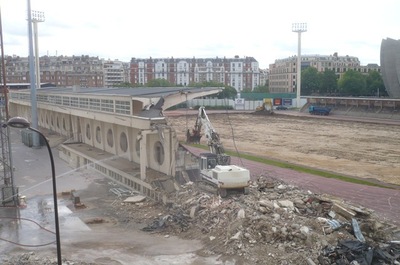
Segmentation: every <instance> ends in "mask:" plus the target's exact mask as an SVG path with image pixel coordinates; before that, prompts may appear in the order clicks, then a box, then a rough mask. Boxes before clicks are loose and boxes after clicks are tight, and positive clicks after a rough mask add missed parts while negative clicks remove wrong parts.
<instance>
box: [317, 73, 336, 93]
mask: <svg viewBox="0 0 400 265" xmlns="http://www.w3.org/2000/svg"><path fill="white" fill-rule="evenodd" d="M337 88H338V76H337V75H336V74H335V71H333V70H329V69H326V70H325V71H324V72H323V73H322V74H321V88H320V93H321V94H324V95H332V94H335V93H336V92H337Z"/></svg>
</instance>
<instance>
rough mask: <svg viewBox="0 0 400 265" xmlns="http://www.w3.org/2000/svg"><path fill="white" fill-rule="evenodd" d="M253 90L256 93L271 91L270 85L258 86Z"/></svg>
mask: <svg viewBox="0 0 400 265" xmlns="http://www.w3.org/2000/svg"><path fill="white" fill-rule="evenodd" d="M252 92H254V93H269V87H268V85H263V86H256V87H255V88H254V89H253V91H252Z"/></svg>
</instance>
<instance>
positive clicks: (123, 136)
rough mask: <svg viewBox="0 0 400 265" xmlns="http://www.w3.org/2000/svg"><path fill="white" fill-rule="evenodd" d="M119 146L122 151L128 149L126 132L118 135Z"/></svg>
mask: <svg viewBox="0 0 400 265" xmlns="http://www.w3.org/2000/svg"><path fill="white" fill-rule="evenodd" d="M119 147H120V148H121V150H122V151H123V152H126V151H127V150H128V139H127V137H126V133H124V132H122V133H121V135H120V137H119Z"/></svg>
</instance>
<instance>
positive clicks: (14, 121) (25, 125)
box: [7, 117, 62, 265]
mask: <svg viewBox="0 0 400 265" xmlns="http://www.w3.org/2000/svg"><path fill="white" fill-rule="evenodd" d="M7 125H8V126H10V127H13V128H19V129H29V130H31V131H34V132H36V133H38V135H40V136H41V137H43V139H44V142H45V143H46V146H47V150H48V151H49V156H50V163H51V177H52V180H53V200H54V223H55V230H56V243H57V261H58V265H61V264H62V260H61V241H60V225H59V222H58V204H57V184H56V170H55V166H54V158H53V153H52V151H51V148H50V144H49V142H48V141H47V139H46V137H45V136H44V134H43V133H41V132H40V131H39V130H37V129H35V128H32V127H31V125H30V123H29V122H28V120H26V119H25V118H22V117H14V118H11V119H9V120H8V122H7Z"/></svg>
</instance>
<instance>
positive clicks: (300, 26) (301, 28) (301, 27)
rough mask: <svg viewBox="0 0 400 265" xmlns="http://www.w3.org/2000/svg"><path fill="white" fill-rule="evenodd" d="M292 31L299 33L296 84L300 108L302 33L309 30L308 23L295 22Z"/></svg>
mask: <svg viewBox="0 0 400 265" xmlns="http://www.w3.org/2000/svg"><path fill="white" fill-rule="evenodd" d="M292 31H293V32H297V33H298V45H297V71H296V72H297V75H296V85H297V89H296V92H297V97H296V98H297V107H298V108H300V104H301V102H300V89H301V33H302V32H306V31H307V23H293V24H292Z"/></svg>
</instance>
